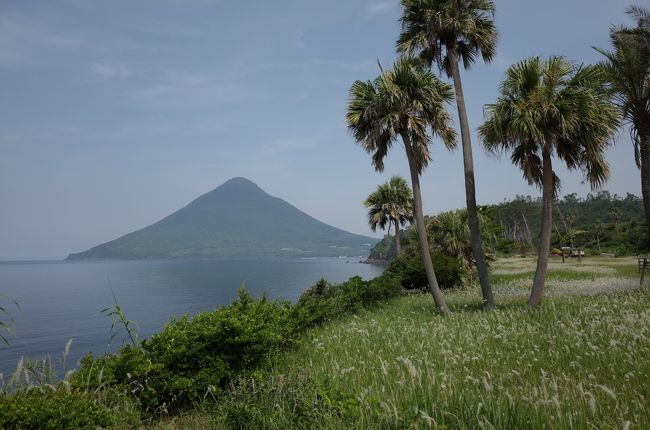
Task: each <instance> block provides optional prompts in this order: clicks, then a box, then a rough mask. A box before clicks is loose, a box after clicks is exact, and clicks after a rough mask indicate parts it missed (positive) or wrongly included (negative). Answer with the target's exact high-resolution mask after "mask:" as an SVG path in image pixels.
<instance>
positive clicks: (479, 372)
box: [215, 291, 650, 429]
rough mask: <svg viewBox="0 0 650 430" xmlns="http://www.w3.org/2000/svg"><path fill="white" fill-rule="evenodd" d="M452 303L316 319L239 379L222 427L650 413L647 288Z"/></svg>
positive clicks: (643, 417)
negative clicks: (495, 306) (286, 348)
mask: <svg viewBox="0 0 650 430" xmlns="http://www.w3.org/2000/svg"><path fill="white" fill-rule="evenodd" d="M449 302H450V305H451V306H452V307H453V310H454V313H453V315H452V316H451V317H449V318H440V317H436V316H433V315H434V306H433V304H432V303H431V302H430V300H429V298H428V297H426V296H415V297H404V298H400V299H397V300H395V301H393V302H391V303H390V305H387V306H385V307H383V308H382V309H379V310H376V311H374V312H362V313H361V314H360V315H359V316H358V317H356V318H350V319H348V320H347V321H343V322H339V323H335V324H332V325H330V326H327V327H324V328H319V329H316V330H314V331H313V332H311V333H310V335H309V336H308V337H305V338H304V339H302V341H301V344H300V346H299V347H298V349H297V350H295V351H293V352H291V353H289V354H287V355H286V356H284V357H281V358H280V359H279V360H278V361H277V362H276V365H275V369H274V371H273V372H272V373H270V374H269V375H267V376H265V377H262V378H260V379H256V378H254V377H250V378H246V379H242V380H240V381H239V384H238V385H235V386H233V388H232V397H231V399H230V400H229V401H228V402H229V403H228V404H227V405H226V406H224V407H222V412H221V414H222V417H223V418H222V421H221V423H220V424H218V425H216V424H215V427H219V426H224V427H228V426H231V425H232V424H237V425H240V424H243V426H244V427H250V428H254V427H258V426H260V427H265V428H300V427H302V426H304V425H309V426H315V427H318V428H429V427H436V428H468V429H469V428H540V429H541V428H548V427H553V428H630V427H631V426H634V428H643V427H644V426H645V425H647V424H648V423H650V402H649V399H650V362H649V361H648V360H646V359H645V357H648V356H650V295H649V294H648V293H647V292H641V291H634V292H627V293H619V294H617V295H615V296H609V295H606V296H599V297H588V298H587V297H562V298H553V299H548V300H547V301H546V303H545V304H544V305H543V306H542V307H541V308H540V309H539V310H538V311H535V312H527V311H525V310H524V309H525V308H524V303H523V301H521V300H518V299H512V300H511V301H509V302H508V303H507V304H506V305H504V306H502V307H501V309H500V310H498V311H496V312H492V313H484V312H480V311H476V310H475V305H474V303H473V301H472V302H470V301H468V300H467V297H462V296H460V297H453V298H451V297H450V300H449ZM233 411H235V412H233ZM237 411H239V412H237ZM239 415H241V416H239ZM242 416H243V417H245V418H246V420H241V417H242ZM237 419H240V421H241V422H240V421H237ZM246 423H248V424H246Z"/></svg>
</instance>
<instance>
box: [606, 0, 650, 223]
mask: <svg viewBox="0 0 650 430" xmlns="http://www.w3.org/2000/svg"><path fill="white" fill-rule="evenodd" d="M627 13H628V14H630V15H631V16H632V17H634V18H635V19H636V21H637V26H636V27H634V28H624V27H618V28H612V29H611V30H610V39H611V42H612V47H613V48H614V50H613V51H604V50H602V49H598V48H596V49H597V50H598V51H599V52H600V53H601V54H603V55H604V56H605V61H603V62H602V63H601V64H600V65H601V66H602V67H603V69H604V70H605V72H606V74H607V78H608V81H609V83H610V85H611V89H612V90H613V92H614V102H615V103H616V105H617V106H618V108H619V110H620V111H621V113H622V115H623V119H624V120H625V122H626V123H628V124H629V125H630V133H631V135H632V142H633V143H634V159H635V161H636V165H637V167H638V168H639V169H641V193H642V194H643V207H644V209H645V217H646V224H647V226H648V229H650V10H648V9H644V8H641V7H636V6H632V7H630V8H629V9H628V10H627Z"/></svg>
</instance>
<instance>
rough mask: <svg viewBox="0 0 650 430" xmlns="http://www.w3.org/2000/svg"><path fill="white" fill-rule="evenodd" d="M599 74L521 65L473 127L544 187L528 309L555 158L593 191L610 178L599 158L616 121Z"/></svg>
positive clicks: (557, 65) (543, 258)
mask: <svg viewBox="0 0 650 430" xmlns="http://www.w3.org/2000/svg"><path fill="white" fill-rule="evenodd" d="M602 75H603V73H602V70H601V69H600V68H598V67H593V66H586V67H585V66H576V65H574V64H573V63H571V62H569V61H567V60H566V59H564V58H563V57H551V58H550V59H549V60H547V61H543V60H541V59H540V58H539V57H534V58H530V59H526V60H523V61H520V62H519V63H517V64H515V65H513V66H511V67H510V68H509V69H508V71H507V72H506V79H505V81H503V82H502V83H501V88H500V95H499V98H498V99H497V101H496V103H495V104H492V105H488V106H486V109H485V113H486V121H485V123H484V124H483V125H482V126H481V127H480V128H479V135H480V136H481V139H482V140H483V144H484V145H485V147H486V148H487V149H488V150H490V151H493V152H498V151H500V150H503V151H510V152H511V155H510V159H511V160H512V162H513V164H516V165H518V166H519V167H520V168H521V170H522V171H523V175H524V178H526V179H527V180H528V182H529V183H530V184H536V185H537V186H539V187H541V188H542V228H541V236H540V243H539V255H538V257H537V269H536V271H535V280H534V282H533V288H532V291H531V295H530V299H529V300H528V305H529V306H530V307H534V306H536V305H537V304H538V303H539V302H540V301H541V299H542V296H543V293H544V281H545V279H546V270H547V267H548V256H549V251H550V245H551V229H552V204H553V199H554V197H555V195H556V192H557V189H558V187H559V179H558V177H557V176H556V175H555V172H554V171H553V165H552V160H553V158H554V156H555V157H557V158H558V159H559V160H560V161H562V162H564V164H566V166H567V168H568V169H569V170H575V169H580V170H582V171H583V172H584V173H585V176H586V180H588V181H589V183H590V184H591V186H592V188H594V187H597V186H599V185H601V184H602V183H604V181H605V180H606V179H607V177H608V176H609V166H608V165H607V162H606V161H605V158H604V154H603V151H604V150H605V148H606V147H607V146H608V145H609V144H610V142H611V139H612V137H613V135H614V133H615V131H616V128H617V127H618V125H619V120H618V112H617V110H616V108H615V107H614V106H613V105H612V104H611V103H610V101H609V94H608V92H607V90H606V88H605V87H604V85H603V76H602Z"/></svg>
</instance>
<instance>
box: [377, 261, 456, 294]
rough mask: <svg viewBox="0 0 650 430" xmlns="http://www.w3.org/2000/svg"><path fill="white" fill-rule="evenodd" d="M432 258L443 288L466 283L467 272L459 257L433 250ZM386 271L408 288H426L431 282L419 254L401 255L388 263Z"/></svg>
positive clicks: (439, 282)
mask: <svg viewBox="0 0 650 430" xmlns="http://www.w3.org/2000/svg"><path fill="white" fill-rule="evenodd" d="M431 260H432V262H433V268H434V270H435V272H436V277H437V279H438V284H440V288H441V289H449V288H454V287H461V286H463V285H464V278H465V275H466V272H465V271H464V270H463V266H462V264H461V263H460V261H459V259H458V258H455V257H448V256H446V255H443V254H441V253H440V252H431ZM385 273H386V274H387V275H391V276H394V277H395V278H397V279H399V280H400V283H401V285H402V287H404V288H406V289H425V288H427V286H428V284H429V282H428V281H427V275H426V273H425V271H424V262H423V260H422V256H421V255H419V254H412V253H404V254H402V255H400V256H399V257H397V258H396V259H395V260H393V261H392V262H391V263H390V264H389V265H388V267H387V268H386V271H385Z"/></svg>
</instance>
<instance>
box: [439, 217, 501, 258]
mask: <svg viewBox="0 0 650 430" xmlns="http://www.w3.org/2000/svg"><path fill="white" fill-rule="evenodd" d="M479 222H480V224H481V241H482V242H483V243H486V244H494V243H495V242H496V235H495V234H494V233H493V232H491V231H490V229H489V228H488V224H489V222H490V220H489V218H488V217H487V216H486V215H484V214H482V213H479ZM427 230H428V233H429V237H430V238H431V242H433V243H434V249H435V250H437V251H439V252H440V253H441V254H444V255H447V256H450V257H456V258H459V259H460V261H461V262H462V264H463V266H464V268H465V269H466V270H467V271H473V269H474V267H475V265H476V261H475V260H474V258H473V252H472V239H471V233H470V228H469V224H468V222H467V211H466V210H463V209H461V210H455V211H447V212H441V213H439V214H438V215H436V216H435V217H433V218H430V219H428V220H427ZM488 246H489V245H488Z"/></svg>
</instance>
